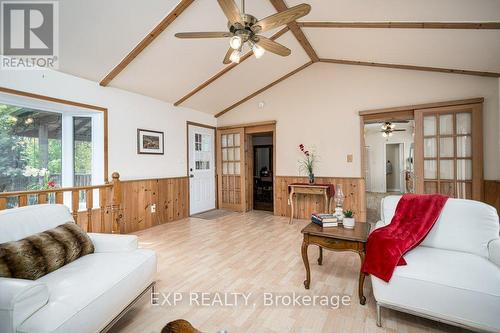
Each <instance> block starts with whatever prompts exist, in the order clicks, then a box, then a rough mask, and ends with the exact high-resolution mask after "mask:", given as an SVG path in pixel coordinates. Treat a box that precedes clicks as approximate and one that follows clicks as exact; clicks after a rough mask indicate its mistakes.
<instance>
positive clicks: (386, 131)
mask: <svg viewBox="0 0 500 333" xmlns="http://www.w3.org/2000/svg"><path fill="white" fill-rule="evenodd" d="M398 122H402V123H407V121H398ZM404 131H406V130H405V129H396V124H394V122H390V121H386V122H385V123H384V124H383V125H382V130H381V131H380V132H382V136H383V137H384V138H387V137H388V136H392V135H393V132H404Z"/></svg>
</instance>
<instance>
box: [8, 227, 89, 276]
mask: <svg viewBox="0 0 500 333" xmlns="http://www.w3.org/2000/svg"><path fill="white" fill-rule="evenodd" d="M93 252H94V245H93V244H92V241H91V240H90V238H89V237H88V236H87V234H86V233H85V232H84V231H83V230H82V229H81V228H80V227H79V226H78V225H76V224H75V223H73V222H69V223H66V224H63V225H60V226H58V227H56V228H53V229H50V230H46V231H44V232H41V233H38V234H34V235H31V236H29V237H26V238H24V239H21V240H18V241H12V242H7V243H2V244H0V277H9V278H19V279H28V280H36V279H38V278H40V277H41V276H44V275H45V274H48V273H50V272H52V271H55V270H56V269H58V268H60V267H62V266H64V265H66V264H69V263H70V262H72V261H74V260H76V259H78V258H80V257H82V256H84V255H87V254H90V253H93Z"/></svg>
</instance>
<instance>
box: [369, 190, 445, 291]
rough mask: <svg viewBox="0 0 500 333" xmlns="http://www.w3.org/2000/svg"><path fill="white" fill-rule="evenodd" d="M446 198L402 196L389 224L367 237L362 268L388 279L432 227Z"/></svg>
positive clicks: (437, 196)
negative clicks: (406, 254) (404, 256)
mask: <svg viewBox="0 0 500 333" xmlns="http://www.w3.org/2000/svg"><path fill="white" fill-rule="evenodd" d="M446 200H448V197H446V196H443V195H439V194H433V195H418V194H405V195H403V197H402V198H401V199H400V200H399V202H398V205H397V207H396V212H395V214H394V217H393V218H392V221H391V223H390V224H389V225H387V226H385V227H382V228H379V229H377V230H375V231H373V232H372V233H371V234H370V236H369V237H368V241H367V243H366V258H365V261H364V263H363V267H362V271H363V272H364V273H368V274H372V275H374V276H376V277H378V278H380V279H382V280H384V281H386V282H389V280H390V279H391V277H392V273H393V272H394V269H396V266H403V265H406V261H405V260H404V258H403V255H404V254H405V253H407V252H408V251H410V250H412V249H413V248H415V247H416V246H418V245H419V244H420V243H421V242H422V241H423V240H424V238H425V236H427V234H428V233H429V231H430V230H431V229H432V227H433V226H434V223H436V221H437V219H438V217H439V214H440V213H441V210H442V209H443V207H444V205H445V203H446Z"/></svg>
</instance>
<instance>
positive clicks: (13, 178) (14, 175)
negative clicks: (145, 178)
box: [0, 94, 104, 200]
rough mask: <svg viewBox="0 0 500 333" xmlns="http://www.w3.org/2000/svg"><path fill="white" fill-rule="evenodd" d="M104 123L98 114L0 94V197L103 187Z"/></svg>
mask: <svg viewBox="0 0 500 333" xmlns="http://www.w3.org/2000/svg"><path fill="white" fill-rule="evenodd" d="M103 122H104V114H103V113H102V112H98V111H93V110H88V109H83V108H77V107H73V106H69V105H65V104H59V103H53V102H49V101H45V100H37V99H30V98H24V97H21V96H15V95H8V94H0V192H11V191H24V190H40V189H46V188H52V187H56V188H57V187H71V186H85V185H92V184H101V183H103V182H104V125H103ZM83 199H84V198H83V197H82V198H81V200H83Z"/></svg>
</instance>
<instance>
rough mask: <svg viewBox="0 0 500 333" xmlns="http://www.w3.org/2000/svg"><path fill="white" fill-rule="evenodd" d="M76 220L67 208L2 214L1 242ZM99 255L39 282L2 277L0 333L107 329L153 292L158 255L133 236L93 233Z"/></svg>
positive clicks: (31, 208)
mask: <svg viewBox="0 0 500 333" xmlns="http://www.w3.org/2000/svg"><path fill="white" fill-rule="evenodd" d="M70 221H73V218H72V216H71V214H70V212H69V210H68V209H67V208H66V206H63V205H35V206H28V207H23V208H15V209H8V210H4V211H1V212H0V243H4V242H9V241H14V240H19V239H22V238H25V237H27V236H29V235H31V234H35V233H38V232H42V231H44V230H48V229H52V228H54V227H57V226H58V225H60V224H64V223H66V222H70ZM89 236H90V238H91V239H92V242H93V243H94V247H95V253H93V254H89V255H86V256H83V257H81V258H79V259H77V260H75V261H74V262H71V263H70V264H68V265H65V266H63V267H61V268H59V269H58V270H56V271H54V272H51V273H49V274H47V275H45V276H43V277H41V278H39V279H38V280H34V281H31V280H23V279H11V278H0V333H14V332H17V333H21V332H23V333H24V332H30V333H34V332H40V333H41V332H43V333H45V332H64V333H66V332H71V333H80V332H81V333H87V332H89V333H90V332H99V331H102V330H106V329H108V328H109V327H110V324H112V323H113V322H114V319H116V318H118V317H119V316H120V315H121V314H123V313H124V311H125V310H126V309H128V306H129V305H130V304H131V303H133V302H134V301H135V300H136V298H137V297H138V296H139V295H142V294H143V293H145V292H147V290H148V289H149V288H152V287H154V275H155V273H156V254H155V252H153V251H151V250H145V249H138V248H137V237H136V236H133V235H110V234H92V233H89Z"/></svg>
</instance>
